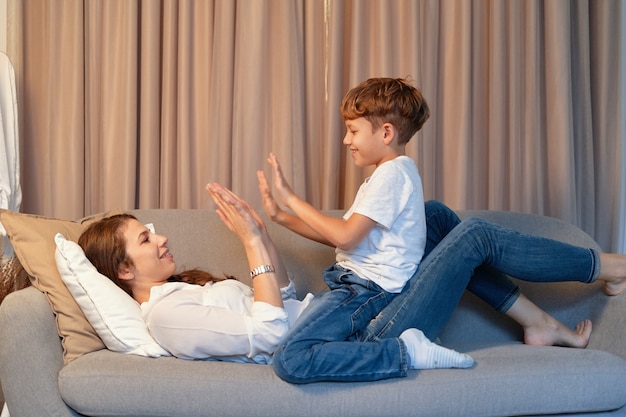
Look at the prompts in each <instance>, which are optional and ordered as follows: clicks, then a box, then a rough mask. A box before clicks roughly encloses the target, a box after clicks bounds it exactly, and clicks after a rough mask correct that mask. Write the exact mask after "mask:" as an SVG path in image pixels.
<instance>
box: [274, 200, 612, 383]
mask: <svg viewBox="0 0 626 417" xmlns="http://www.w3.org/2000/svg"><path fill="white" fill-rule="evenodd" d="M426 217H427V225H428V233H429V235H428V244H427V248H426V254H425V256H424V259H423V260H422V262H421V263H420V265H419V267H418V270H417V271H416V273H415V275H414V276H413V277H412V278H411V280H410V281H409V282H408V283H407V285H406V286H405V288H404V289H403V291H402V292H401V293H400V294H390V293H387V292H385V291H383V290H382V289H381V288H379V287H378V286H377V285H376V284H373V283H372V282H370V281H367V280H363V279H361V278H359V277H358V276H356V275H355V274H353V273H351V272H350V271H345V270H342V269H341V268H337V267H334V266H333V267H330V268H329V269H328V270H327V271H326V272H325V274H324V278H325V280H326V282H327V283H328V285H329V288H330V290H329V291H326V292H323V293H322V294H320V295H319V296H316V297H315V299H314V300H313V301H312V302H311V304H310V305H309V306H308V307H307V309H305V311H304V312H303V313H302V315H301V316H300V317H299V318H298V320H297V321H296V323H295V324H294V326H293V327H292V328H291V329H290V330H289V332H288V333H287V335H286V336H285V340H284V342H283V343H282V344H281V346H280V347H279V348H278V350H277V351H276V353H275V355H274V360H273V366H274V369H275V371H276V373H277V375H278V376H279V377H281V378H282V379H284V380H286V381H289V382H292V383H309V382H316V381H371V380H378V379H385V378H391V377H401V376H405V375H406V373H407V370H408V368H409V363H408V357H407V354H406V348H405V346H404V343H403V342H401V341H400V339H398V336H399V335H400V334H401V333H402V332H403V331H404V330H406V329H408V328H411V327H414V328H419V329H421V330H422V331H423V332H424V333H425V334H426V336H428V337H429V338H430V339H431V340H432V339H434V338H435V337H437V335H438V334H439V332H440V331H441V330H442V329H443V327H444V326H445V324H446V323H447V321H448V320H449V318H450V316H451V315H452V312H453V311H454V309H455V307H456V305H457V304H458V302H459V300H460V298H461V296H462V294H463V291H465V289H466V288H468V289H470V290H471V291H473V292H474V293H476V294H477V295H478V296H479V297H481V298H482V299H484V300H485V301H487V302H488V303H489V304H490V305H492V306H493V307H494V308H496V309H499V310H500V311H506V310H507V309H508V308H509V307H510V305H511V304H512V303H514V301H515V300H516V299H517V295H518V294H519V290H518V289H517V287H515V285H513V284H512V282H510V280H508V279H507V278H506V277H505V276H504V275H503V274H508V275H511V276H514V277H517V278H520V279H522V280H527V281H535V282H560V281H580V282H585V283H587V282H592V281H594V280H595V279H596V278H597V275H598V273H599V269H600V263H599V258H598V254H597V253H596V252H595V251H593V250H591V249H586V248H580V247H576V246H572V245H568V244H565V243H561V242H558V241H555V240H550V239H545V238H541V237H537V236H531V235H526V234H521V233H518V232H515V231H513V230H510V229H507V228H504V227H501V226H498V225H495V224H493V223H489V222H487V221H485V220H482V219H479V218H469V219H466V220H465V221H463V222H459V219H458V217H457V216H456V215H455V214H454V213H453V212H452V211H451V210H449V209H448V208H447V207H445V206H444V205H443V204H441V203H438V202H428V203H427V204H426ZM439 240H440V241H439Z"/></svg>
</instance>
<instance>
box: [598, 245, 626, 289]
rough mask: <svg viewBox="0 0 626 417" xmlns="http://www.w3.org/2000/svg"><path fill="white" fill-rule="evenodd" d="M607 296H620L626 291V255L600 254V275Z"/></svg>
mask: <svg viewBox="0 0 626 417" xmlns="http://www.w3.org/2000/svg"><path fill="white" fill-rule="evenodd" d="M598 279H599V280H601V281H604V282H605V284H604V292H605V293H606V294H607V295H618V294H621V293H622V292H623V291H624V290H626V255H620V254H615V253H601V254H600V275H599V276H598Z"/></svg>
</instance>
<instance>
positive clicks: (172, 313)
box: [79, 184, 626, 382]
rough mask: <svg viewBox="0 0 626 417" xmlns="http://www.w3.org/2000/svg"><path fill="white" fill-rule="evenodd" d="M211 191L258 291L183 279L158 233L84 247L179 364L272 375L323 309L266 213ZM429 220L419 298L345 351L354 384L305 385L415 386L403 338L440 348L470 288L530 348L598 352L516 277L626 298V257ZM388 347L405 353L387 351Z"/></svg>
mask: <svg viewBox="0 0 626 417" xmlns="http://www.w3.org/2000/svg"><path fill="white" fill-rule="evenodd" d="M207 189H208V191H209V193H210V194H211V196H212V197H213V199H214V201H215V203H216V205H217V212H218V214H219V216H220V218H221V219H222V220H223V221H224V223H225V224H226V225H227V226H228V227H229V228H230V230H231V231H232V232H233V233H234V234H235V235H236V236H237V237H238V238H239V239H240V241H241V242H242V244H243V246H244V248H245V251H246V255H247V258H248V264H249V266H250V269H251V276H252V277H253V279H252V287H253V288H250V287H248V286H246V285H244V284H243V283H241V282H239V281H237V280H235V279H222V278H216V277H213V276H211V275H210V274H208V273H206V272H204V271H198V270H192V271H185V272H182V273H179V274H176V273H175V269H176V265H175V262H174V259H173V255H172V254H171V253H170V252H169V250H168V249H167V238H166V237H164V236H159V235H156V234H153V233H151V232H150V231H148V229H147V228H146V227H145V226H143V225H142V224H141V223H139V222H138V221H137V220H136V219H134V218H133V217H132V216H129V215H121V216H114V217H111V218H107V219H103V220H102V221H100V222H97V223H94V224H93V225H92V226H90V227H89V228H88V229H87V230H85V232H84V233H83V235H82V236H81V238H80V240H79V244H80V245H81V247H82V248H83V250H84V251H85V254H86V255H87V257H88V258H89V259H90V261H91V262H92V263H93V264H94V266H95V267H96V268H97V269H98V270H99V271H100V272H101V273H102V274H104V275H106V276H108V277H109V278H110V279H111V280H112V281H114V282H115V283H116V284H117V285H119V286H120V287H121V288H123V289H124V290H125V291H127V292H128V293H129V294H130V295H131V296H132V297H133V298H134V299H135V300H136V301H137V302H139V303H140V304H141V305H142V311H143V314H144V317H145V319H146V323H147V325H148V328H149V330H150V332H151V333H152V335H153V337H154V338H155V340H156V341H157V342H158V343H159V344H160V345H161V346H162V347H163V348H165V349H166V350H168V351H169V352H170V353H172V354H173V355H175V356H177V357H180V358H185V359H204V358H217V359H222V360H233V361H247V362H257V363H269V362H270V361H271V358H272V354H273V353H274V350H275V349H276V347H277V346H278V344H279V343H280V341H281V338H282V336H283V335H284V334H285V332H286V330H287V329H288V328H289V326H290V325H291V324H292V323H293V322H294V321H295V320H296V319H297V317H298V316H299V314H300V313H301V312H302V310H303V309H304V307H305V306H306V305H307V304H308V303H309V302H310V301H311V299H312V298H313V297H312V296H307V297H306V298H305V299H304V301H298V300H296V299H295V291H294V288H293V283H292V282H290V280H289V279H288V276H287V272H286V270H285V267H284V265H283V263H282V261H281V258H280V255H279V254H278V252H277V250H276V248H275V247H274V245H273V243H272V241H271V238H270V236H269V235H268V233H267V231H266V229H265V225H264V224H263V222H262V220H261V219H260V218H259V217H258V215H257V214H256V212H255V211H254V210H253V209H252V208H251V207H250V206H249V205H248V204H246V203H245V202H244V201H243V200H241V199H239V198H238V197H237V196H236V195H234V194H233V193H232V192H230V191H229V190H227V189H226V188H224V187H222V186H220V185H218V184H211V185H210V186H208V187H207ZM426 218H427V222H428V244H427V248H426V254H425V256H424V259H423V260H422V262H421V265H420V267H419V269H418V271H417V272H416V274H415V276H414V277H413V278H412V279H411V281H410V282H409V285H407V288H405V290H404V291H403V292H402V293H401V294H400V295H398V296H397V297H396V298H395V299H394V300H393V301H391V303H390V304H389V305H388V306H387V307H386V308H385V309H384V310H383V311H382V313H381V314H380V315H378V316H377V317H376V319H375V320H372V321H371V322H370V324H369V325H368V327H367V328H365V329H361V332H360V333H359V334H358V335H354V336H353V337H352V338H351V339H350V340H347V341H345V342H339V343H351V344H352V345H350V349H346V350H344V351H343V352H344V353H346V352H347V353H348V354H343V355H341V356H340V357H333V358H330V360H331V361H332V366H333V367H334V369H335V370H339V372H336V374H337V375H342V376H338V377H336V378H329V377H324V378H315V377H312V378H311V379H310V380H307V381H304V382H312V381H314V380H322V379H323V380H337V381H355V380H375V379H383V378H389V377H399V376H404V375H406V373H407V368H408V366H407V363H410V361H411V359H412V358H406V357H402V356H403V355H407V353H406V351H407V348H406V346H404V344H403V342H401V341H400V339H399V335H400V334H401V333H402V332H403V331H404V330H406V329H408V328H418V329H421V330H422V331H423V332H424V333H425V335H426V336H427V337H428V338H430V339H434V338H436V337H437V335H438V333H439V332H440V331H441V330H442V329H443V327H444V325H445V324H446V322H447V321H448V319H449V318H450V316H451V314H452V312H453V310H454V308H455V307H456V305H457V303H458V301H459V300H460V297H461V295H462V293H463V291H464V290H465V289H466V288H467V289H469V290H470V291H472V292H473V293H475V294H476V295H478V296H479V297H480V298H482V299H483V300H485V301H486V302H487V303H489V304H490V305H491V306H492V307H493V308H495V309H497V310H498V311H501V312H503V313H504V314H506V315H508V316H510V317H511V318H513V319H514V320H515V321H517V322H518V323H519V324H520V325H521V326H522V327H523V329H524V341H525V342H526V343H528V344H536V345H563V346H571V347H585V346H586V345H587V343H588V341H589V337H590V333H591V326H592V325H591V322H590V321H588V320H585V321H583V322H581V323H579V324H578V326H576V328H575V329H574V330H573V331H572V330H570V329H568V328H567V327H566V326H564V325H563V324H562V323H560V322H558V321H557V320H556V319H554V318H552V317H550V316H549V315H547V314H546V313H545V312H543V311H542V310H541V309H539V308H538V307H537V306H536V305H534V304H533V303H532V302H531V301H530V300H528V299H527V298H526V297H524V296H523V295H522V294H520V293H519V289H518V288H517V287H516V286H514V285H513V283H512V282H511V281H510V280H509V279H508V278H507V277H506V276H505V275H504V274H508V275H511V276H515V277H517V278H520V279H523V280H528V281H536V282H557V281H580V282H584V283H590V282H594V281H596V280H602V281H604V282H605V292H606V293H607V294H608V295H617V294H619V293H621V292H623V291H624V289H625V288H626V255H616V254H599V253H596V252H595V251H594V250H591V249H586V248H578V247H575V246H571V245H568V244H564V243H561V242H558V241H554V240H549V239H545V238H540V237H536V236H530V235H524V234H520V233H517V232H514V231H512V230H509V229H506V228H503V227H500V226H497V225H494V224H492V223H488V222H486V221H484V220H481V219H477V218H470V219H467V220H465V221H463V222H460V220H459V219H458V217H457V216H456V215H455V214H454V213H453V212H452V211H451V210H450V209H448V208H447V207H445V206H444V205H442V204H441V203H437V202H429V203H427V206H426ZM457 225H458V226H457ZM455 226H456V227H455ZM259 265H262V267H259ZM194 284H200V285H204V286H203V287H199V286H198V285H194ZM305 314H306V313H305ZM383 339H394V340H396V343H395V344H391V343H388V344H381V343H379V341H380V340H383ZM390 346H395V348H393V349H394V352H388V353H389V355H388V356H390V357H401V359H400V360H399V361H398V362H397V363H396V364H392V365H390V364H388V363H387V364H385V363H381V362H379V361H378V360H376V359H374V358H379V357H380V355H381V352H380V350H381V349H391V348H390ZM419 349H420V350H421V352H422V353H425V355H424V359H423V363H421V364H420V366H419V368H435V367H464V365H463V363H466V362H464V361H466V360H467V357H466V355H463V354H459V353H458V352H454V351H452V350H448V349H445V348H443V347H440V346H438V345H436V344H433V343H431V342H430V341H429V340H428V339H426V340H424V343H423V345H422V346H419ZM418 351H419V350H418ZM433 352H437V354H438V355H439V356H438V357H439V358H444V360H443V362H437V363H434V362H433V360H432V358H433V357H434V355H433ZM382 353H383V354H384V353H385V352H382ZM435 356H436V355H435ZM369 359H372V360H369ZM322 366H323V364H322ZM358 366H365V368H367V369H368V372H367V373H363V372H361V369H356V368H355V367H358ZM391 366H395V367H394V368H391ZM315 373H319V369H313V370H311V375H314V374H315Z"/></svg>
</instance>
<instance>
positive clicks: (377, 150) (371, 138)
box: [343, 117, 399, 167]
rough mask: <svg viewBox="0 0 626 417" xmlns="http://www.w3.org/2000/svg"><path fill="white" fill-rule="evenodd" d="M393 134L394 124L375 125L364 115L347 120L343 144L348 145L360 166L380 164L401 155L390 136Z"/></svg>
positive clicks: (357, 164)
mask: <svg viewBox="0 0 626 417" xmlns="http://www.w3.org/2000/svg"><path fill="white" fill-rule="evenodd" d="M388 135H393V126H392V125H390V124H388V123H386V124H384V125H383V127H381V128H378V129H374V126H373V125H372V124H371V123H370V122H369V121H368V120H367V119H365V118H364V117H359V118H358V119H354V120H346V135H345V136H344V138H343V144H344V145H346V146H347V147H348V149H349V150H350V154H351V155H352V159H353V160H354V163H355V165H356V166H358V167H367V166H370V165H375V166H378V165H380V164H382V163H383V162H386V161H389V160H391V159H394V158H395V157H397V156H398V155H399V153H398V150H397V149H395V148H396V147H395V146H393V144H394V143H395V142H394V141H392V140H391V137H389V138H388Z"/></svg>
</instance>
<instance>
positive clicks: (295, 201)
mask: <svg viewBox="0 0 626 417" xmlns="http://www.w3.org/2000/svg"><path fill="white" fill-rule="evenodd" d="M268 162H269V163H270V164H271V165H272V167H273V171H274V184H275V186H276V191H277V193H278V195H279V197H280V199H281V201H282V202H283V203H284V204H285V205H286V206H287V207H288V208H290V209H291V210H292V211H293V212H294V213H295V216H292V215H289V214H288V213H285V216H284V219H283V221H284V222H285V225H286V227H288V228H290V229H291V230H294V231H296V232H297V233H300V231H302V232H303V233H300V234H302V235H303V236H306V237H309V235H307V234H304V233H306V232H307V231H308V233H309V234H313V232H314V234H315V235H318V236H321V237H322V238H323V239H324V242H325V243H327V244H328V243H329V244H330V245H332V246H335V247H337V248H340V249H343V250H349V249H351V248H353V247H354V246H356V245H357V244H358V243H359V242H360V241H361V240H363V238H364V237H365V236H366V235H367V234H368V233H369V232H370V230H372V228H373V227H374V226H375V225H376V222H375V221H374V220H372V219H370V218H368V217H366V216H363V215H360V214H353V215H352V216H350V218H349V219H347V220H344V219H337V218H335V217H331V216H327V215H325V214H323V213H322V212H320V211H319V210H317V209H316V208H315V207H313V206H312V205H310V204H309V203H307V202H306V201H304V200H303V199H301V198H300V197H298V196H297V195H296V194H295V193H294V192H293V191H292V190H291V187H290V186H289V184H288V183H287V182H286V181H285V178H284V176H283V173H282V170H281V168H280V164H279V163H278V160H277V159H276V156H275V155H274V154H270V156H269V158H268ZM261 177H262V178H263V179H264V178H265V176H264V175H263V174H262V173H260V174H259V184H261ZM259 186H260V187H261V185H259ZM264 192H265V193H267V194H269V197H270V198H271V200H272V202H273V204H274V206H275V208H276V209H278V210H280V209H279V208H278V205H277V204H276V202H275V201H274V199H273V198H272V197H271V194H270V193H269V186H268V185H267V181H265V191H264V190H263V189H262V190H261V193H262V194H264ZM264 204H265V194H264ZM266 211H268V207H267V206H266ZM283 213H284V212H283ZM268 214H269V213H268ZM270 217H271V214H270ZM279 217H282V213H278V214H277V216H276V218H277V219H278V218H279ZM277 222H278V223H279V224H283V223H282V222H281V221H277ZM287 224H289V225H291V227H290V226H288V225H287ZM303 224H304V225H306V226H307V227H308V229H310V230H308V229H306V228H305V227H304V226H303ZM292 227H293V228H292ZM296 228H297V229H296ZM298 230H300V231H298ZM314 240H317V241H320V240H319V239H314Z"/></svg>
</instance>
